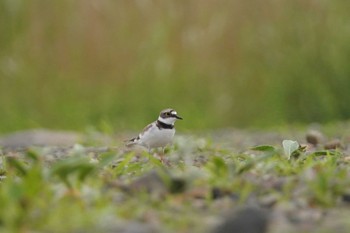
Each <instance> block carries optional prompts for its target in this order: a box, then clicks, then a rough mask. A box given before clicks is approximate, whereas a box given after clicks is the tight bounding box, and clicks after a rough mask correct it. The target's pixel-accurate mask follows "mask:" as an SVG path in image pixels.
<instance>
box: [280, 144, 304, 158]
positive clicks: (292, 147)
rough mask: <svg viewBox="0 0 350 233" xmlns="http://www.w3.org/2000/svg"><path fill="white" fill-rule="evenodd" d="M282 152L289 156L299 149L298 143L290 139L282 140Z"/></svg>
mask: <svg viewBox="0 0 350 233" xmlns="http://www.w3.org/2000/svg"><path fill="white" fill-rule="evenodd" d="M282 145H283V150H284V154H285V155H286V156H287V158H288V159H290V158H291V156H292V154H293V152H294V151H296V150H298V149H299V146H300V145H299V143H298V142H297V141H292V140H283V142H282Z"/></svg>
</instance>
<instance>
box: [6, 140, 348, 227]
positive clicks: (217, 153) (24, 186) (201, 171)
mask: <svg viewBox="0 0 350 233" xmlns="http://www.w3.org/2000/svg"><path fill="white" fill-rule="evenodd" d="M188 139H189V138H188ZM188 139H187V140H185V141H183V140H179V141H178V142H177V143H176V145H175V148H176V150H174V148H173V149H172V150H169V151H168V154H167V155H166V159H167V160H168V161H169V163H170V166H166V165H164V164H162V163H160V162H159V160H158V159H156V158H154V157H153V156H152V155H149V154H148V153H141V154H137V153H136V154H135V152H123V150H122V149H111V150H110V151H109V152H103V153H88V152H87V150H86V148H87V147H84V146H75V147H74V148H72V149H71V150H69V151H67V153H66V154H65V155H63V157H59V158H56V157H54V156H53V155H54V153H53V152H52V151H54V150H59V148H51V149H50V148H35V147H33V148H31V149H30V150H28V151H25V152H8V151H7V150H5V149H4V151H3V152H2V155H1V157H0V159H1V160H0V161H1V163H0V168H1V172H0V174H1V175H5V176H6V178H3V179H2V180H1V181H0V206H1V207H2V208H0V231H1V232H111V231H112V232H119V231H122V229H126V228H128V227H130V226H135V224H136V225H137V224H139V226H140V227H142V228H144V229H146V228H147V229H148V228H150V229H152V230H151V231H150V232H207V231H208V230H209V229H212V228H214V227H215V226H216V224H217V223H218V222H219V220H220V219H221V218H222V215H223V214H224V213H227V212H228V211H231V210H235V209H238V208H239V207H240V206H246V205H259V206H263V207H264V208H267V209H268V210H269V212H271V213H272V212H276V213H279V214H278V215H280V216H283V217H284V218H285V219H286V222H284V221H282V222H278V221H281V218H277V219H275V220H274V221H275V222H274V223H275V224H271V226H270V231H269V232H281V230H284V231H285V230H286V229H288V231H287V232H320V230H322V232H333V231H334V229H338V228H334V227H341V228H342V229H346V230H349V229H350V226H349V224H346V219H347V218H348V216H349V214H350V213H349V212H348V211H346V210H344V209H343V206H344V205H345V203H344V202H342V201H341V199H342V196H343V195H348V194H349V193H348V192H349V189H348V188H349V187H350V186H349V185H350V181H349V177H348V176H349V172H350V170H349V166H348V165H349V160H348V157H347V156H346V152H345V151H342V150H341V149H339V150H337V151H332V150H329V151H322V152H321V151H320V150H318V149H317V150H316V151H315V150H312V149H307V150H306V151H305V150H300V151H299V156H298V157H293V156H292V157H291V158H290V159H288V157H289V156H290V154H288V152H287V154H286V153H285V152H284V148H282V143H281V145H274V146H270V145H261V146H256V147H252V148H240V151H242V152H241V153H237V152H235V151H236V149H237V148H236V149H230V148H228V147H227V148H226V147H223V146H221V145H220V144H217V143H212V142H210V141H209V140H207V139H196V138H195V137H192V138H191V140H188ZM86 146H88V145H86ZM50 150H51V152H50ZM290 153H292V151H291V152H290ZM150 174H153V175H150ZM154 174H156V175H154ZM145 176H146V177H148V178H146V179H144V177H145ZM142 177H143V178H142ZM155 177H156V178H155ZM138 179H144V180H142V182H138V181H137V180H138ZM214 192H216V194H215V195H216V196H214ZM269 198H270V199H271V198H272V200H273V201H272V202H269V201H268V202H266V200H267V199H269ZM308 211H309V212H310V213H314V212H316V213H324V214H323V215H320V218H319V219H315V218H314V217H312V216H314V215H305V212H306V213H309V212H308ZM342 211H345V212H344V213H343V212H342ZM334 213H338V215H334ZM339 213H342V214H341V215H340V214H339ZM339 215H340V216H339ZM273 216H274V215H273ZM300 216H304V217H300ZM317 216H318V215H317ZM213 219H216V220H215V221H213ZM272 219H274V217H273V218H272ZM295 219H299V220H298V221H296V220H295ZM335 219H337V221H336V223H334V220H335ZM210 220H211V221H210ZM339 221H340V222H339ZM341 221H343V222H341ZM329 222H333V223H334V224H329ZM306 223H307V224H309V226H310V227H311V228H307V229H305V228H303V226H304V225H303V224H306ZM346 230H345V231H346ZM285 232H286V231H285Z"/></svg>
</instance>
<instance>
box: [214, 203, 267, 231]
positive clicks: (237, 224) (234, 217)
mask: <svg viewBox="0 0 350 233" xmlns="http://www.w3.org/2000/svg"><path fill="white" fill-rule="evenodd" d="M267 225H268V216H267V214H266V212H265V211H263V210H261V209H258V208H253V207H247V208H244V209H241V210H239V211H235V212H233V213H231V214H230V215H229V216H228V217H227V218H226V219H225V220H224V222H223V223H222V224H221V225H219V226H218V227H217V228H216V229H214V231H213V233H231V232H234V233H265V232H267Z"/></svg>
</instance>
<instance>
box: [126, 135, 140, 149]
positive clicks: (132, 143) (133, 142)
mask: <svg viewBox="0 0 350 233" xmlns="http://www.w3.org/2000/svg"><path fill="white" fill-rule="evenodd" d="M138 139H139V138H138V137H136V138H132V139H129V140H126V141H125V145H126V146H127V147H131V146H133V145H135V144H137V141H138Z"/></svg>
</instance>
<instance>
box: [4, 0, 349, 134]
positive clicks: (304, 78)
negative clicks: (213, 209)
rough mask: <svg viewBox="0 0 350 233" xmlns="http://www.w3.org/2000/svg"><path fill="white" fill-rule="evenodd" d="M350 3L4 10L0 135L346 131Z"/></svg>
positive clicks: (24, 6)
mask: <svg viewBox="0 0 350 233" xmlns="http://www.w3.org/2000/svg"><path fill="white" fill-rule="evenodd" d="M348 8H349V3H348V2H347V1H317V2H315V1H311V0H307V1H292V2H276V1H272V0H269V1H264V2H261V1H258V0H255V1H249V2H242V1H227V0H220V1H219V2H207V3H203V2H202V1H176V2H171V3H170V2H154V1H147V2H143V3H134V2H130V1H122V2H115V1H110V0H103V1H98V2H92V1H89V2H86V1H85V0H78V1H70V0H62V1H50V2H45V1H40V0H35V1H29V2H28V1H17V0H16V1H15V0H13V1H5V0H4V1H1V2H0V33H1V35H2V36H1V38H0V106H1V113H0V114H1V121H0V132H8V131H13V130H19V129H23V128H34V127H46V128H54V129H76V130H84V129H85V128H86V127H88V126H91V125H93V126H94V127H97V128H100V127H101V126H100V125H102V126H103V125H104V123H105V122H107V123H108V124H110V125H112V126H113V128H114V129H116V130H120V129H126V128H127V129H130V128H131V129H139V128H140V127H143V126H144V124H145V122H148V121H149V120H153V119H154V118H155V117H156V116H157V113H158V112H159V111H160V110H161V109H163V108H166V107H173V108H176V109H177V111H178V112H179V113H181V114H182V115H183V116H184V118H185V119H186V121H184V122H183V125H182V126H180V127H183V129H193V128H196V129H208V128H209V129H210V128H217V127H227V126H238V127H245V126H259V127H261V126H271V125H276V124H277V125H278V124H285V123H292V122H293V123H298V122H302V123H303V122H304V123H305V122H314V121H317V122H329V121H334V120H343V119H347V118H349V116H350V110H349V108H348V104H347V103H348V102H349V101H350V96H349V92H348V90H349V88H350V81H349V78H348V77H349V74H350V68H349V66H348V60H349V55H350V49H349V48H350V46H349V43H348V42H349V39H350V32H349V30H348V25H349V23H350V17H349V14H348V11H347V10H346V9H348Z"/></svg>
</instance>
